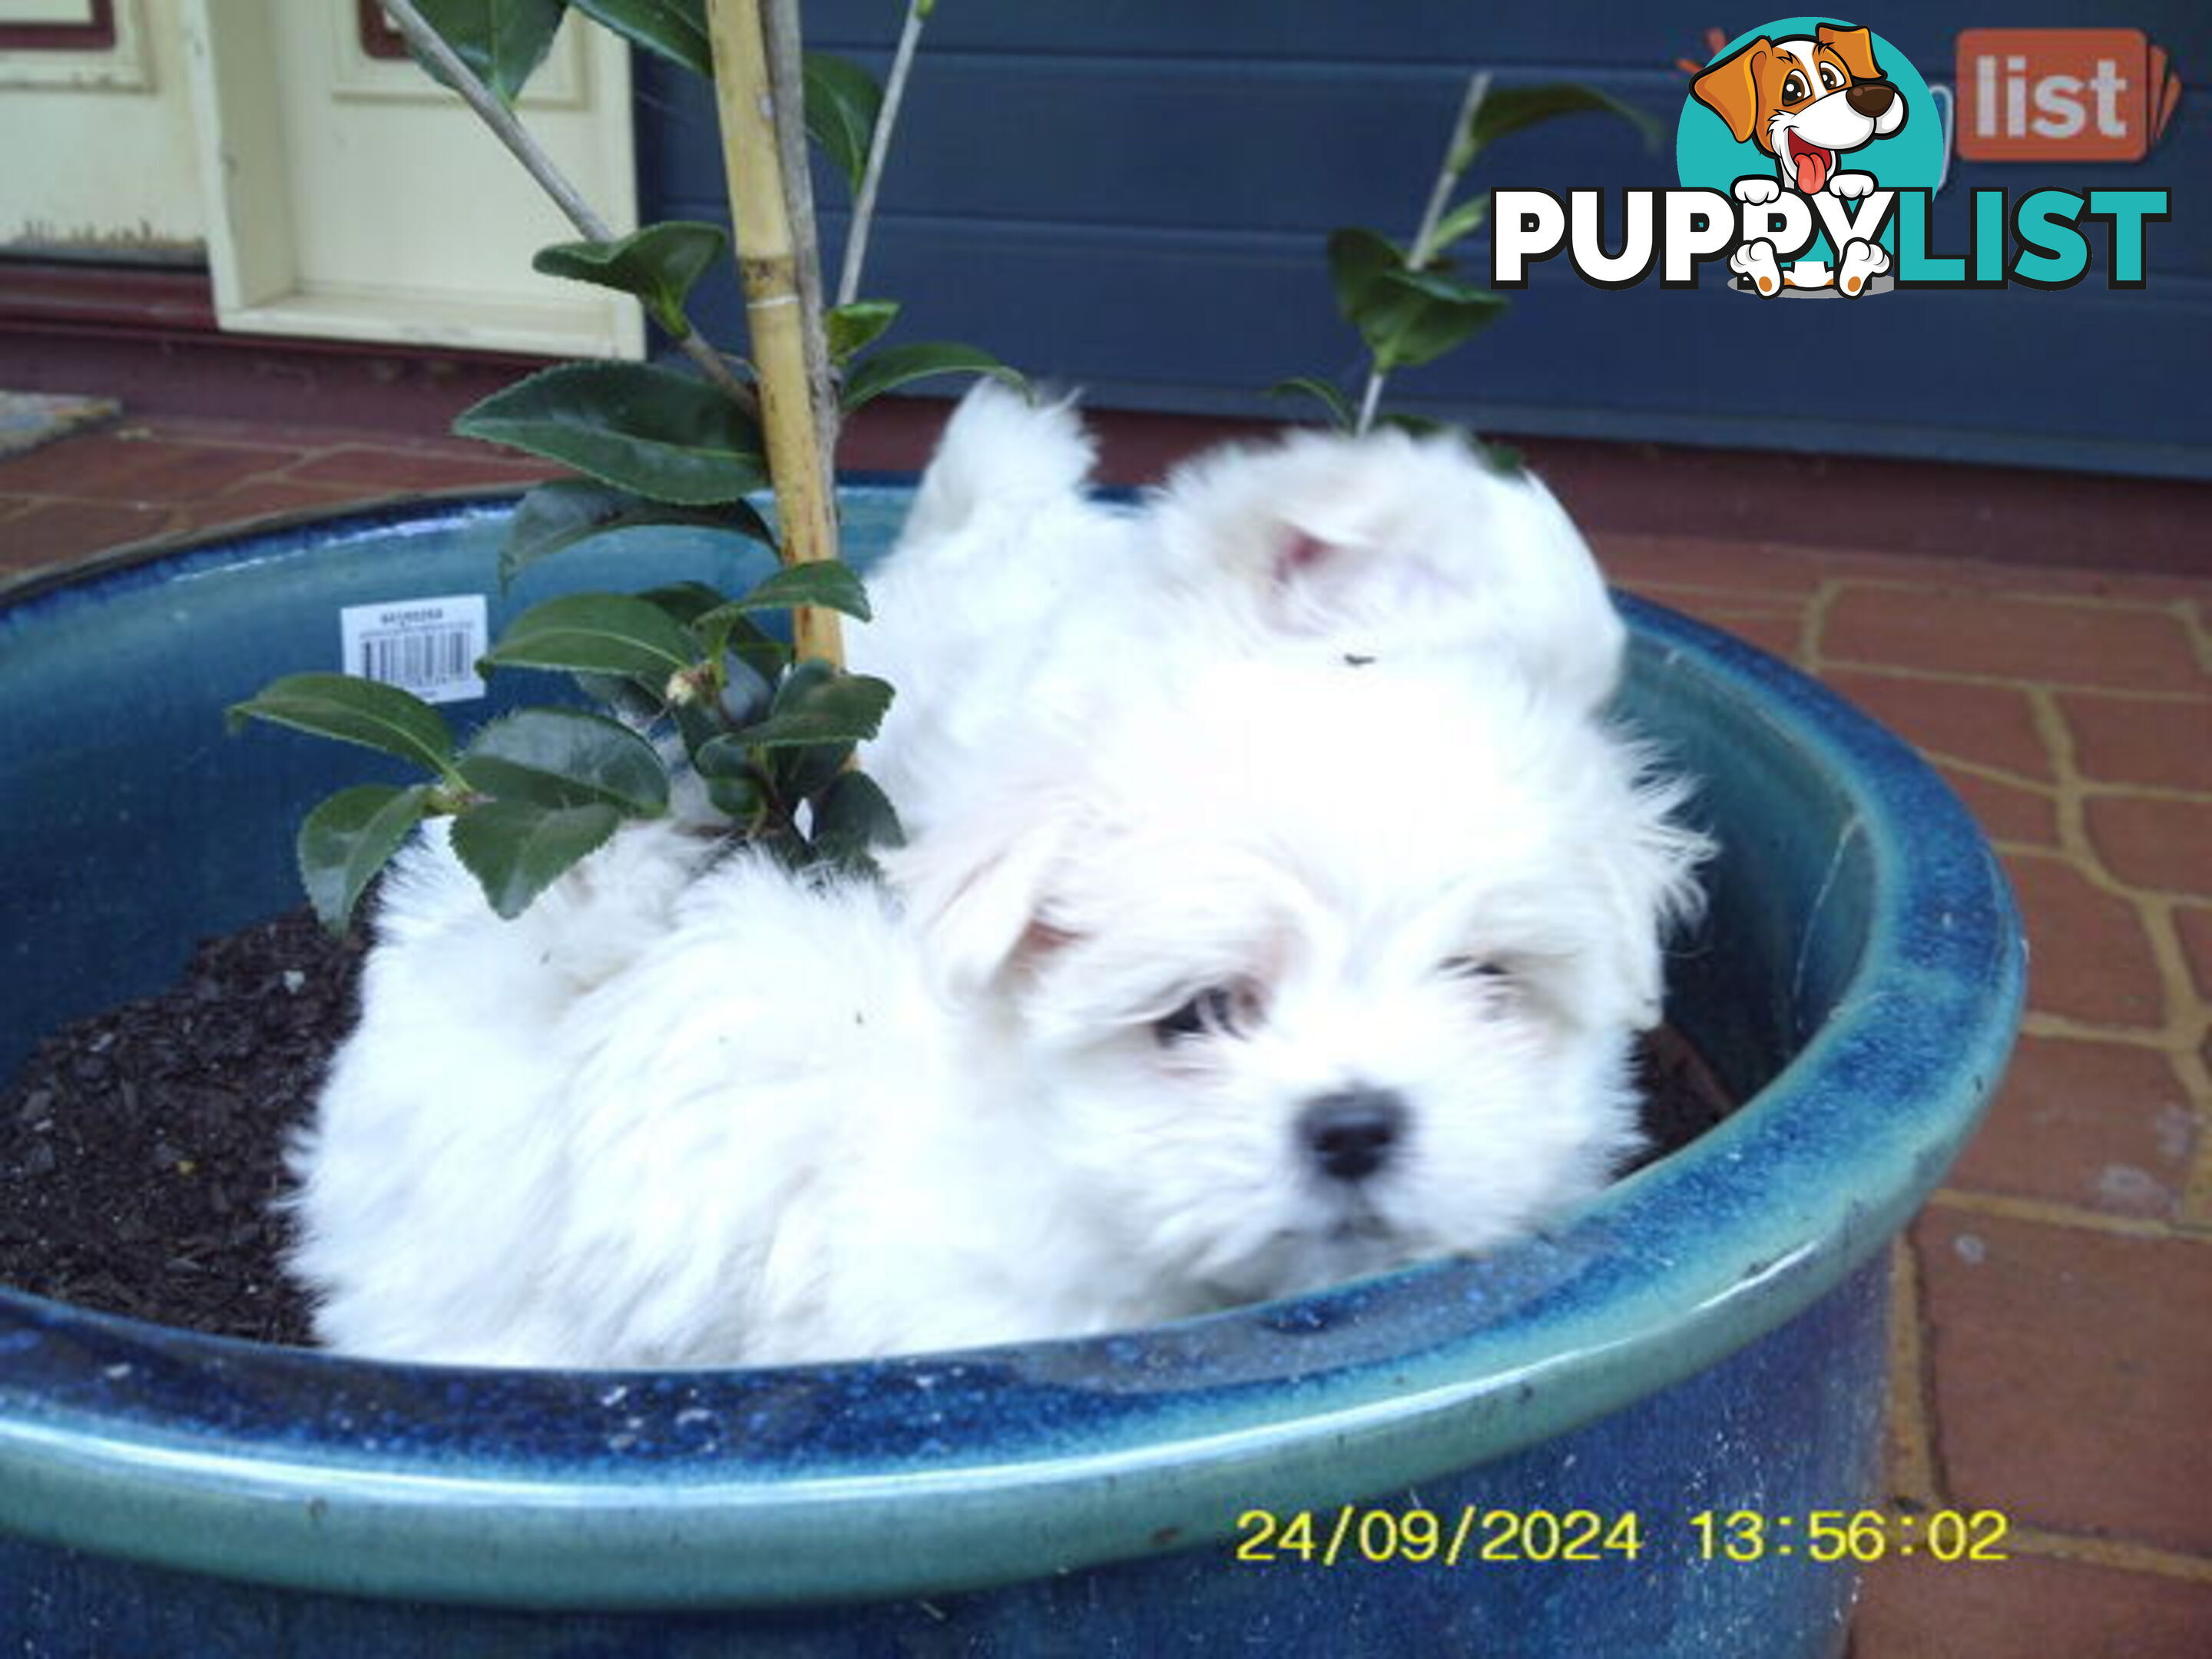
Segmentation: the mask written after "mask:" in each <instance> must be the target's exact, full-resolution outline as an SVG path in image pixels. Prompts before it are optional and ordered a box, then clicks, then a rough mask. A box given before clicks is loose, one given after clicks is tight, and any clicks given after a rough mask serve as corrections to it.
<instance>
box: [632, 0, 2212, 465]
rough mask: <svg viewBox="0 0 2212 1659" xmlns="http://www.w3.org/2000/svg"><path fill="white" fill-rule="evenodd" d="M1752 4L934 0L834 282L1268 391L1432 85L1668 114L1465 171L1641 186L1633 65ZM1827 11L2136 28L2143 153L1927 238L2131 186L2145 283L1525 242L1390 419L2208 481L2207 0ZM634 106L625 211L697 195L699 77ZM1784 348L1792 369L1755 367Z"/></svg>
mask: <svg viewBox="0 0 2212 1659" xmlns="http://www.w3.org/2000/svg"><path fill="white" fill-rule="evenodd" d="M1789 10H1790V8H1787V7H1785V8H1784V9H1782V12H1780V13H1778V15H1786V13H1787V12H1788V11H1789ZM901 11H902V6H901V5H900V4H899V3H898V0H808V4H807V8H806V15H807V26H808V28H809V31H810V35H809V41H810V44H811V45H812V46H819V47H823V48H826V49H829V50H833V51H837V52H843V53H846V54H848V55H850V56H853V57H854V58H859V59H860V60H862V61H864V62H866V63H867V64H869V65H870V66H871V67H872V68H873V69H874V70H877V71H878V73H879V74H880V72H881V71H882V70H883V68H884V64H885V61H886V58H887V55H888V49H889V46H890V41H891V40H892V39H893V37H894V36H895V34H896V26H897V21H898V17H899V15H900V13H901ZM1760 21H1763V19H1762V18H1761V17H1759V16H1753V15H1748V14H1747V15H1742V16H1735V15H1729V16H1720V15H1716V14H1711V13H1705V12H1698V11H1694V10H1686V11H1683V12H1681V13H1680V15H1676V14H1675V13H1674V11H1673V9H1669V8H1664V7H1656V6H1651V5H1648V4H1642V5H1630V4H1626V3H1611V0H1597V3H1582V4H1565V5H1557V6H1551V7H1542V8H1539V7H1520V6H1515V7H1502V6H1501V7H1492V6H1484V5H1477V4H1474V3H1472V0H1387V3H1377V0H1365V3H1360V0H1312V3H1298V0H1206V3H1193V0H1113V3H1107V0H1097V3H1084V4H1074V3H1059V0H1053V3H1047V0H945V3H943V4H942V5H941V7H940V8H939V13H938V15H937V18H936V20H935V21H933V23H932V24H931V26H930V33H929V35H928V37H927V42H926V44H925V46H924V56H923V59H922V61H921V64H919V65H918V67H917V71H916V74H915V80H914V82H912V84H911V87H910V88H909V94H908V112H907V116H906V120H905V124H904V125H903V126H902V134H901V145H900V149H899V150H898V152H897V154H896V156H895V158H894V160H893V162H892V165H891V168H890V173H889V175H888V177H887V179H886V180H885V184H884V202H883V206H882V209H881V211H880V214H879V217H878V222H877V228H876V231H875V234H874V238H873V245H872V252H871V260H870V276H869V280H868V282H867V283H866V287H867V289H868V290H869V291H870V292H872V293H876V294H883V295H890V296H893V297H896V298H899V299H902V300H903V301H906V304H907V307H908V311H907V315H906V317H905V319H903V320H902V323H901V325H900V326H899V329H898V331H897V332H896V334H895V335H894V336H893V340H894V341H896V340H920V339H933V338H950V339H966V340H972V341H974V342H975V343H979V344H982V345H985V346H987V347H989V348H990V349H994V350H995V351H997V352H998V353H1000V355H1001V356H1005V357H1006V358H1007V359H1008V360H1010V361H1012V362H1015V363H1016V364H1018V365H1019V366H1020V367H1022V368H1025V369H1027V370H1029V371H1030V372H1032V373H1034V374H1041V375H1043V376H1047V377H1048V378H1050V379H1052V380H1056V381H1058V382H1060V383H1064V384H1068V385H1073V386H1081V387H1083V388H1084V389H1085V393H1086V395H1087V397H1088V398H1089V400H1090V401H1091V402H1093V403H1097V404H1110V405H1122V406H1128V407H1136V408H1150V409H1165V410H1204V411H1212V412H1223V413H1275V414H1282V413H1285V412H1290V410H1289V407H1288V406H1286V405H1285V404H1282V403H1279V402H1271V401H1269V400H1268V399H1267V398H1264V397H1263V396H1261V388H1263V387H1265V386H1267V385H1269V384H1270V383H1272V382H1273V381H1275V380H1279V379H1281V378H1283V377H1285V376H1286V375H1291V374H1334V375H1341V376H1342V377H1344V378H1345V379H1346V380H1350V379H1352V375H1353V373H1354V371H1355V370H1356V368H1357V367H1358V362H1359V356H1358V347H1357V343H1356V342H1355V341H1354V339H1353V337H1352V335H1351V334H1350V332H1349V331H1348V330H1347V329H1346V327H1345V326H1344V325H1343V324H1341V323H1340V321H1339V320H1338V319H1337V318H1336V316H1335V313H1334V308H1333V306H1332V302H1331V298H1330V293H1329V288H1328V277H1327V272H1326V266H1325V264H1324V259H1323V241H1324V239H1325V238H1326V236H1327V234H1328V231H1329V230H1330V229H1331V228H1334V227H1335V226H1339V225H1344V224H1367V225H1371V226H1373V227H1375V228H1377V229H1380V230H1382V231H1383V232H1384V233H1385V234H1389V235H1391V236H1393V237H1394V238H1396V239H1399V240H1404V239H1406V238H1407V237H1409V236H1410V235H1411V234H1412V231H1413V226H1414V224H1415V222H1417V221H1418V219H1419V216H1420V210H1421V207H1422V204H1423V201H1424V198H1425V195H1426V193H1427V190H1428V186H1429V183H1430V180H1431V178H1432V177H1433V175H1434V172H1435V167H1436V163H1437V153H1438V149H1439V147H1440V145H1441V143H1442V139H1443V133H1444V131H1445V129H1446V128H1447V126H1448V125H1449V122H1450V119H1451V116H1452V112H1453V111H1454V109H1455V107H1456V105H1457V101H1458V99H1459V96H1460V93H1461V90H1462V87H1463V85H1464V82H1465V78H1466V76H1467V73H1468V70H1469V69H1470V68H1472V67H1474V66H1478V65H1480V66H1484V67H1487V68H1490V69H1492V70H1494V71H1495V73H1496V74H1497V76H1498V79H1499V81H1500V82H1503V83H1507V84H1510V83H1513V82H1534V81H1545V80H1553V79H1559V78H1567V77H1571V78H1574V79H1577V80H1581V81H1584V82H1589V83H1591V84H1593V85H1595V86H1599V87H1601V88H1605V89H1606V90H1607V91H1609V92H1611V93H1613V94H1615V95H1616V96H1618V97H1620V98H1623V99H1625V100H1629V101H1630V102H1632V103H1634V104H1636V105H1637V106H1639V107H1641V108H1643V109H1644V110H1646V111H1647V112H1650V114H1651V115H1652V116H1653V117H1654V118H1656V119H1657V120H1659V121H1660V122H1661V123H1662V126H1663V129H1664V131H1665V132H1666V133H1667V135H1668V137H1666V139H1665V140H1664V141H1663V142H1662V144H1661V146H1660V147H1659V148H1658V149H1653V150H1646V149H1644V148H1643V147H1642V145H1641V143H1640V142H1639V140H1638V137H1637V136H1636V135H1635V134H1634V133H1633V132H1632V131H1631V130H1630V129H1629V128H1628V127H1627V126H1626V125H1625V124H1623V123H1620V122H1618V121H1615V120H1612V119H1609V118H1599V117H1580V118H1575V119H1572V120H1567V121H1562V122H1559V123H1556V124H1554V125H1548V126H1545V127H1541V128H1537V129H1534V130H1533V131H1529V132H1527V133H1524V134H1522V135H1518V136H1516V137H1513V138H1510V139H1509V140H1506V141H1504V142H1503V143H1500V144H1499V145H1498V146H1497V148H1496V149H1493V150H1492V151H1491V152H1490V154H1489V155H1488V156H1487V157H1486V161H1484V162H1483V163H1482V164H1480V167H1479V168H1478V172H1477V173H1476V175H1475V176H1474V179H1471V180H1470V181H1469V182H1470V184H1471V185H1475V186H1483V185H1498V184H1504V185H1515V186H1523V185H1540V186H1544V187H1547V188H1553V189H1564V188H1565V187H1567V186H1569V185H1589V184H1593V183H1599V184H1604V185H1608V186H1616V185H1618V186H1628V185H1650V186H1666V185H1673V184H1674V183H1675V182H1676V180H1675V176H1674V157H1673V145H1672V134H1673V131H1674V122H1675V120H1676V118H1677V117H1678V115H1679V113H1680V110H1681V107H1682V101H1683V100H1684V98H1685V97H1686V95H1687V88H1688V77H1687V76H1686V75H1684V74H1682V73H1681V72H1680V71H1678V70H1674V69H1673V68H1672V67H1671V64H1673V62H1674V59H1676V58H1698V59H1699V60H1702V59H1703V58H1705V55H1706V49H1705V45H1704V41H1703V32H1704V29H1705V26H1706V25H1707V24H1708V23H1716V22H1717V23H1719V24H1720V25H1722V26H1723V27H1725V28H1726V29H1727V30H1728V31H1729V33H1735V32H1738V31H1740V30H1741V29H1742V28H1745V27H1752V26H1753V25H1756V24H1758V23H1759V22H1760ZM1852 21H1860V22H1864V23H1866V24H1868V25H1869V27H1873V28H1874V29H1875V31H1876V32H1877V33H1881V34H1882V35H1883V36H1885V37H1886V38H1887V39H1888V40H1890V41H1891V42H1892V43H1893V45H1895V46H1898V47H1899V48H1900V49H1902V50H1903V51H1904V52H1905V54H1906V55H1907V56H1908V57H1909V58H1911V60H1912V61H1913V62H1914V64H1917V66H1918V68H1919V69H1920V70H1921V72H1922V73H1923V75H1924V76H1926V77H1927V78H1928V79H1929V81H1930V82H1944V83H1948V82H1949V81H1950V79H1951V77H1952V71H1953V61H1954V41H1955V35H1956V33H1957V31H1958V30H1959V29H1960V28H1964V27H1977V26H1991V27H2092V26H2100V27H2137V28H2142V29H2144V30H2146V31H2147V32H2148V33H2149V34H2150V35H2151V37H2152V38H2153V39H2154V40H2156V41H2157V42H2159V43H2160V45H2162V46H2165V47H2166V49H2167V50H2168V52H2170V53H2171V54H2172V62H2173V64H2174V66H2175V68H2176V69H2177V70H2178V71H2179V74H2180V75H2181V76H2182V78H2183V79H2184V80H2185V82H2196V83H2197V85H2196V86H2195V87H2193V88H2192V89H2191V91H2189V92H2188V93H2185V94H2184V97H2183V100H2182V103H2181V106H2180V109H2179V113H2178V114H2177V115H2176V116H2175V118H2174V120H2173V123H2172V126H2171V127H2170V128H2169V129H2168V131H2167V133H2166V138H2165V141H2164V143H2162V144H2161V145H2160V148H2159V149H2156V150H2154V152H2153V154H2152V155H2151V156H2150V157H2149V158H2148V160H2147V161H2143V162H2142V163H2139V164H2135V165H2112V166H2101V167H2099V166H2086V165H2077V166H2074V167H2048V166H2045V165H2029V164H2012V165H2002V164H1992V163H1979V164H1977V163H1971V162H1964V161H1959V162H1954V166H1953V168H1952V173H1951V181H1950V185H1949V187H1948V189H1947V191H1945V192H1944V194H1943V195H1942V197H1939V198H1938V204H1937V208H1938V211H1937V216H1936V225H1937V228H1936V235H1935V238H1934V246H1935V248H1936V251H1937V252H1956V251H1963V249H1964V247H1965V246H1966V207H1967V200H1968V198H1967V194H1966V193H1967V192H1968V191H1971V190H1972V189H1973V188H1974V187H1976V186H1978V185H1980V186H1994V185H2005V186H2008V187H2010V188H2012V189H2013V190H2015V191H2020V190H2022V189H2024V188H2027V187H2032V186H2040V185H2058V186H2062V187H2064V188H2069V189H2088V188H2113V187H2124V186H2161V185H2162V186H2167V187H2170V188H2172V191H2173V192H2174V204H2173V205H2174V216H2173V219H2172V222H2169V223H2166V224H2163V225H2156V226H2153V227H2151V228H2150V231H2149V240H2148V250H2149V265H2150V283H2149V286H2148V289H2143V290H2142V291H2136V292H2126V291H2123V292H2118V293H2115V292H2112V291H2110V290H2108V289H2106V287H2105V286H2104V271H2103V268H2102V248H2101V246H2099V247H2098V248H2097V253H2098V258H2099V264H2098V268H2097V269H2096V270H2093V273H2092V275H2091V276H2090V277H2089V278H2088V280H2087V281H2086V282H2084V283H2082V284H2081V285H2080V286H2079V287H2077V288H2075V289H2068V290H2064V291H2063V292H2057V293H2045V292H2040V291H2037V290H2033V289H2027V288H2022V287H2015V288H2011V289H2003V290H2001V291H1988V292H1971V291H1966V292H1943V293H1938V292H1926V291H1923V292H1914V293H1903V294H1893V295H1882V296H1879V297H1870V298H1869V299H1868V300H1866V301H1848V302H1845V301H1775V302H1771V303H1765V302H1759V301H1753V300H1752V299H1750V298H1749V297H1747V296H1746V295H1740V294H1735V293H1730V292H1728V291H1727V290H1726V289H1725V287H1724V286H1723V284H1724V280H1725V273H1724V272H1723V271H1722V270H1719V269H1718V268H1717V267H1708V268H1707V269H1706V270H1705V272H1704V274H1703V276H1702V278H1701V283H1700V287H1699V289H1698V290H1697V291H1696V292H1693V293H1668V292H1663V291H1662V290H1661V289H1658V288H1657V287H1656V284H1646V285H1644V286H1642V287H1638V288H1636V289H1628V290H1624V291H1620V292H1610V293H1609V292H1605V291H1601V290H1598V289H1592V288H1589V287H1588V286H1586V285H1585V284H1584V283H1582V282H1581V281H1580V280H1579V279H1577V277H1576V276H1574V275H1573V274H1572V273H1571V271H1570V270H1567V269H1566V267H1565V262H1564V260H1559V261H1553V262H1552V263H1551V264H1545V265H1539V266H1537V267H1535V268H1534V279H1533V280H1532V282H1531V283H1530V285H1529V287H1528V289H1527V290H1526V291H1525V292H1524V293H1522V294H1521V295H1516V299H1515V309H1514V311H1513V312H1512V313H1510V314H1509V315H1508V316H1507V317H1506V319H1504V321H1503V322H1502V323H1501V324H1499V325H1498V326H1497V327H1496V328H1495V329H1493V330H1492V331H1490V332H1489V333H1487V334H1485V335H1483V336H1481V337H1479V338H1478V339H1477V340H1476V341H1475V342H1474V343H1472V344H1471V345H1469V346H1468V347H1467V348H1465V349H1463V350H1462V351H1461V352H1460V353H1458V354H1457V355H1455V356H1454V357H1452V358H1450V359H1449V360H1447V361H1446V362H1443V363H1442V364H1439V365H1437V366H1434V367H1432V368H1426V369H1423V370H1419V371H1414V372H1412V373H1408V374H1405V375H1403V376H1402V377H1401V379H1400V380H1398V381H1397V382H1395V383H1394V395H1393V406H1395V407H1398V408H1402V409H1409V410H1423V411H1426V412H1431V413H1437V414H1445V415H1449V416H1455V417H1457V418H1462V419H1466V420H1469V421H1471V422H1474V424H1475V425H1476V426H1477V427H1478V428H1480V429H1483V430H1486V431H1491V432H1499V433H1512V432H1523V433H1553V434H1575V435H1595V436H1604V437H1612V438H1630V439H1650V440H1662V441H1684V442H1693V443H1710V444H1721V445H1739V446H1747V447H1779V448H1787V449H1797V450H1810V451H1835V452H1844V453H1874V454H1886V455H1899V456H1917V457H1928V458H1942V459H1974V460H1986V461H1998V462H2006V463H2015V464H2022V465H2059V466H2068V467H2081V468H2088V469H2094V470H2100V471H2123V472H2154V473H2164V474H2168V475H2174V476H2195V477H2212V397H2208V396H2207V395H2206V392H2205V386H2206V380H2207V375H2208V371H2212V118H2208V117H2212V106H2208V100H2212V8H2207V7H2205V6H2203V5H2202V4H2201V3H2186V0H2155V3H2148V4H2144V5H2141V6H2138V7H2136V8H2134V9H2122V8H2120V7H2118V6H2117V5H2112V4H2099V3H2085V4H2077V5H2074V6H2070V7H2069V6H2065V5H2062V4H2055V3H2051V0H2017V3H2007V4H2004V5H2002V6H1997V7H1992V8H1990V9H1988V10H1987V11H1984V10H1982V9H1972V10H1969V9H1966V8H1965V7H1962V6H1955V5H1947V6H1944V7H1942V8H1926V7H1915V8H1909V9H1908V8H1899V9H1897V11H1896V12H1895V13H1894V15H1890V16H1887V17H1878V16H1875V15H1872V14H1867V15H1862V16H1859V17H1857V18H1855V19H1853V20H1852ZM638 113H639V122H640V132H641V154H642V158H643V159H642V162H641V166H642V170H643V174H644V178H643V194H644V199H645V204H646V207H647V212H648V213H649V214H651V215H653V216H661V217H679V216H680V217H694V218H718V217H722V216H723V215H722V212H721V209H720V196H721V177H720V159H719V152H718V150H717V148H716V143H715V139H714V118H713V112H712V106H711V104H710V101H709V100H708V97H707V95H706V93H705V90H704V88H702V86H700V85H699V84H698V83H697V82H695V81H693V80H692V78H691V77H690V76H685V75H684V74H682V73H680V72H678V71H674V70H668V69H666V68H665V66H663V65H661V64H657V63H647V62H645V61H643V60H641V85H640V91H639V97H638ZM1927 113H1928V115H1929V118H1933V112H1927ZM1916 118H1918V117H1917V115H1916ZM817 193H818V195H819V197H820V200H821V203H822V204H823V209H824V231H825V234H826V235H827V236H828V237H829V240H830V241H831V244H832V246H831V248H830V250H829V257H830V260H831V267H832V269H834V260H835V254H836V246H835V245H836V243H837V242H838V241H840V240H842V229H843V219H842V208H843V204H844V187H843V185H842V181H840V180H836V179H832V178H830V177H829V176H827V175H824V176H823V177H822V178H821V179H819V180H818V182H817ZM2092 241H2093V244H2095V243H2099V242H2100V241H2101V238H2099V237H2095V236H2093V238H2092ZM1483 258H1484V260H1485V261H1486V259H1487V253H1486V252H1485V253H1484V255H1483ZM702 309H703V310H704V312H705V313H706V318H707V320H708V325H709V326H710V328H712V329H713V330H714V331H716V332H718V333H720V334H721V335H723V336H724V337H731V338H735V337H738V336H739V335H740V334H741V332H742V330H741V325H740V323H739V320H738V316H737V314H736V305H735V301H734V296H732V295H730V294H729V293H728V292H727V290H726V289H725V290H723V291H721V292H720V293H718V294H716V295H713V296H712V297H711V298H709V299H708V301H707V303H706V304H705V305H704V306H703V307H702ZM1778 348H1779V350H1778ZM1785 355H1786V358H1787V360H1788V361H1790V362H1792V364H1793V365H1794V367H1793V368H1791V369H1790V372H1787V373H1783V372H1778V371H1777V369H1776V368H1775V367H1774V366H1775V365H1776V364H1777V362H1778V360H1781V359H1784V357H1785ZM1753 362H1758V363H1760V364H1762V365H1764V366H1765V367H1762V368H1759V369H1752V368H1747V365H1748V364H1751V363H1753Z"/></svg>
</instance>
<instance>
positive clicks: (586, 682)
mask: <svg viewBox="0 0 2212 1659" xmlns="http://www.w3.org/2000/svg"><path fill="white" fill-rule="evenodd" d="M574 678H575V682H576V689H577V690H579V691H581V692H582V693H583V694H584V695H585V696H587V697H589V698H590V699H591V700H592V702H596V703H599V704H601V705H602V706H604V707H605V708H611V709H612V710H613V711H614V714H615V717H616V718H617V720H625V721H628V722H629V723H630V724H632V725H635V726H650V725H651V724H652V723H653V721H654V720H659V718H660V716H661V715H662V714H663V713H664V712H665V710H666V708H667V702H666V700H665V698H664V697H663V696H662V695H661V694H662V692H663V690H665V688H666V685H667V684H668V683H667V682H666V681H665V680H663V681H661V682H660V683H659V684H657V685H648V684H646V683H645V682H644V681H643V680H641V679H636V678H632V677H631V676H629V675H627V674H578V675H576V676H575V677H574Z"/></svg>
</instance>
